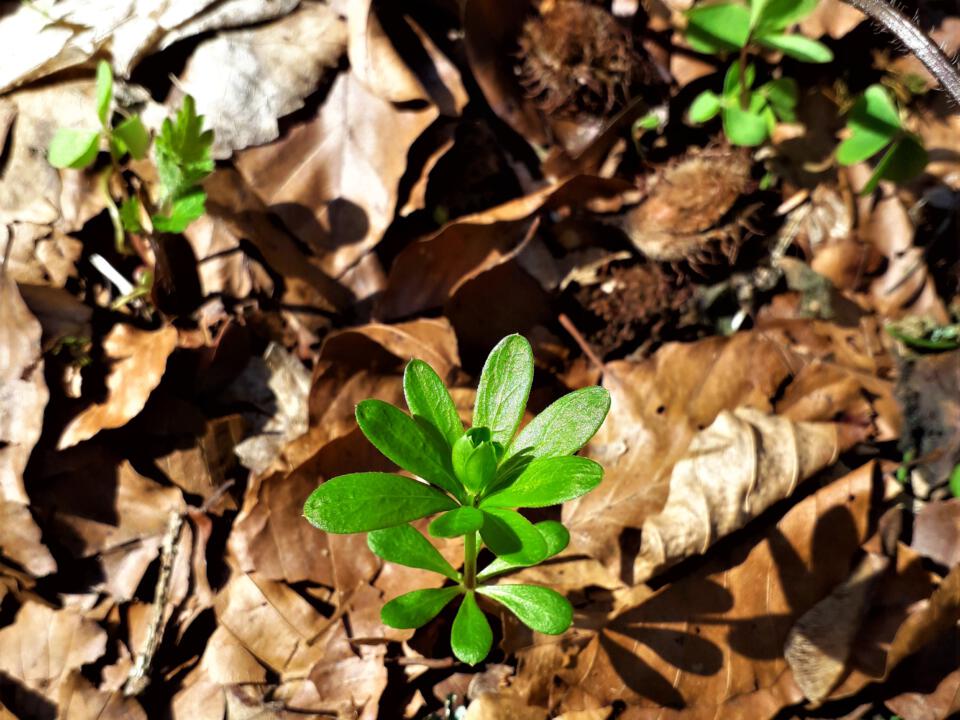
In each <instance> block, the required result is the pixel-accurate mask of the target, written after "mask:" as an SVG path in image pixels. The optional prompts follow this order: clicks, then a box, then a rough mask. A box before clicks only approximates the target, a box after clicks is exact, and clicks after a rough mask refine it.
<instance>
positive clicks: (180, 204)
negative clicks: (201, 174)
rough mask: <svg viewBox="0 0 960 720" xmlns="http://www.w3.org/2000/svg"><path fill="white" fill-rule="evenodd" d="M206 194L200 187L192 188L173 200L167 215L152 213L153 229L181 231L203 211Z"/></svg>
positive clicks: (167, 231) (158, 230) (168, 231)
mask: <svg viewBox="0 0 960 720" xmlns="http://www.w3.org/2000/svg"><path fill="white" fill-rule="evenodd" d="M206 202H207V194H206V193H205V192H204V191H203V190H201V189H200V188H198V187H197V188H193V189H192V190H189V191H187V193H186V194H184V195H181V196H180V197H178V198H177V199H176V200H174V201H173V202H172V203H171V205H170V214H169V215H154V216H153V217H152V218H151V219H152V220H153V229H154V230H156V231H157V232H165V233H182V232H183V231H184V230H186V229H187V226H188V225H190V223H192V222H193V221H194V220H196V219H197V218H199V217H201V216H202V215H203V213H204V210H205V207H206Z"/></svg>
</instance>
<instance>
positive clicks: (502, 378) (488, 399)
mask: <svg viewBox="0 0 960 720" xmlns="http://www.w3.org/2000/svg"><path fill="white" fill-rule="evenodd" d="M532 384H533V350H532V349H531V348H530V343H528V342H527V340H526V338H524V337H522V336H520V335H508V336H507V337H505V338H504V339H503V340H501V341H500V342H499V343H497V346H496V347H495V348H494V349H493V350H492V351H491V352H490V355H489V356H488V357H487V361H486V362H485V363H484V365H483V372H481V373H480V384H479V385H478V386H477V399H476V403H475V404H474V407H473V426H474V427H485V428H489V429H490V435H491V437H492V438H493V440H494V441H495V442H498V443H500V444H501V445H503V446H504V447H506V446H507V445H508V444H509V443H510V441H511V440H512V439H513V435H514V433H516V431H517V426H519V425H520V420H521V419H522V418H523V409H524V408H525V407H526V405H527V398H528V397H529V396H530V386H531V385H532Z"/></svg>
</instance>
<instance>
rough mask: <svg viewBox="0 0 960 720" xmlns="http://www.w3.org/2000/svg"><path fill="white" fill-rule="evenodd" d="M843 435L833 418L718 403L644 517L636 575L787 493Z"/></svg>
mask: <svg viewBox="0 0 960 720" xmlns="http://www.w3.org/2000/svg"><path fill="white" fill-rule="evenodd" d="M840 442H841V440H840V437H839V429H838V427H837V425H836V424H835V423H794V422H791V421H790V420H787V419H786V418H782V417H778V416H776V415H767V414H765V413H762V412H759V411H757V410H754V409H752V408H748V407H740V408H736V409H735V410H733V411H732V412H730V411H727V410H722V411H721V412H720V413H719V414H718V415H717V417H716V419H715V420H714V421H713V423H711V424H710V426H709V427H707V428H705V429H704V430H702V431H700V432H699V433H697V434H696V435H695V436H694V437H693V439H692V440H691V441H690V445H689V447H688V448H687V450H686V452H685V453H684V455H683V457H682V458H681V459H680V460H679V461H678V462H677V463H676V464H675V465H674V466H673V470H672V471H671V473H670V480H669V482H670V491H669V495H668V496H667V501H666V504H665V505H664V507H663V510H661V511H660V512H659V513H657V514H656V515H654V516H653V517H650V518H647V519H646V520H645V521H644V523H643V525H642V527H641V529H640V537H641V544H640V552H639V554H638V556H637V559H636V561H635V562H634V582H644V581H646V580H648V579H649V578H651V577H653V576H654V575H655V574H657V573H659V572H661V571H662V570H664V569H665V568H666V567H668V566H670V565H673V564H674V563H677V562H679V561H680V560H683V559H684V558H687V557H690V556H691V555H696V554H702V553H704V552H706V551H707V549H708V548H709V547H710V546H711V545H712V544H713V543H715V542H716V541H717V540H719V539H720V538H722V537H724V536H726V535H729V534H730V533H731V532H733V531H735V530H739V529H740V528H742V527H743V526H744V525H746V524H747V523H748V522H749V521H750V520H752V519H753V518H755V517H757V516H758V515H760V514H761V513H762V512H764V511H765V510H766V509H767V508H769V507H770V506H771V505H773V504H774V503H775V502H778V501H779V500H782V499H784V498H787V497H790V495H791V494H793V491H794V490H795V489H796V487H797V485H798V484H799V483H800V482H802V481H803V480H806V479H808V478H810V477H812V476H813V475H814V474H816V473H817V472H819V471H820V470H821V469H823V468H825V467H827V466H829V465H832V464H833V463H834V462H835V461H836V459H837V456H838V454H839V452H840V450H841V449H842V448H841V447H840Z"/></svg>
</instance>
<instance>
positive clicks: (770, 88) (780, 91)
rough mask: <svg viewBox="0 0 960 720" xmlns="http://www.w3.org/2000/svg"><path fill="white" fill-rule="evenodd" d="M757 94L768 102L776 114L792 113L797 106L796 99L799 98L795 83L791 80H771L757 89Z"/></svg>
mask: <svg viewBox="0 0 960 720" xmlns="http://www.w3.org/2000/svg"><path fill="white" fill-rule="evenodd" d="M757 92H758V93H760V94H761V95H763V96H764V97H765V98H766V99H767V100H768V101H769V102H770V104H771V105H772V106H773V109H774V110H776V111H777V112H778V114H779V112H780V111H791V112H792V111H793V109H794V108H795V107H796V106H797V99H798V98H799V96H800V91H799V90H798V89H797V81H796V80H794V79H793V78H777V79H776V80H771V81H770V82H766V83H764V84H763V85H761V86H760V87H759V88H757Z"/></svg>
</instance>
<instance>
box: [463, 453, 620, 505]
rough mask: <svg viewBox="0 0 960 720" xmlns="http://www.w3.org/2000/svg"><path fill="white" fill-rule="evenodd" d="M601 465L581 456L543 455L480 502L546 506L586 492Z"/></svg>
mask: <svg viewBox="0 0 960 720" xmlns="http://www.w3.org/2000/svg"><path fill="white" fill-rule="evenodd" d="M602 478H603V467H601V466H600V464H599V463H596V462H594V461H593V460H590V459H588V458H584V457H546V458H539V459H537V460H534V461H533V462H531V463H530V464H529V465H527V466H526V467H525V468H524V469H523V472H521V473H520V475H518V476H517V478H516V479H515V480H514V481H513V482H511V483H510V484H509V485H507V486H506V487H504V488H501V489H499V490H497V491H496V492H494V493H492V494H491V495H489V496H488V497H485V498H484V499H483V500H482V501H481V502H480V507H481V508H484V509H486V508H488V507H508V508H514V507H547V506H548V505H559V504H560V503H563V502H566V501H568V500H573V499H574V498H578V497H580V496H581V495H585V494H587V493H588V492H590V491H591V490H593V489H594V488H595V487H596V486H597V485H599V484H600V480H601V479H602Z"/></svg>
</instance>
